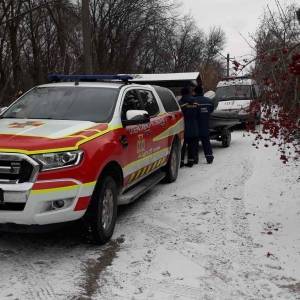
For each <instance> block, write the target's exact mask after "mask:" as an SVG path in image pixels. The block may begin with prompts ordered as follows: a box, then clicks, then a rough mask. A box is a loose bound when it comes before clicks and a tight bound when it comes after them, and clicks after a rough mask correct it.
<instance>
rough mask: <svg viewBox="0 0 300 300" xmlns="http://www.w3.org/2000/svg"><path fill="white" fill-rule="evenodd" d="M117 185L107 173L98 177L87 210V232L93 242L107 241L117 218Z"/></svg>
mask: <svg viewBox="0 0 300 300" xmlns="http://www.w3.org/2000/svg"><path fill="white" fill-rule="evenodd" d="M117 201H118V187H117V183H116V181H115V180H114V179H113V178H112V177H111V176H109V175H106V176H104V177H102V178H101V179H100V181H99V182H98V184H97V187H96V189H95V191H94V194H93V196H92V201H91V205H90V206H89V208H88V212H87V225H88V230H89V233H90V234H91V237H92V240H93V242H94V243H95V244H98V245H102V244H105V243H106V242H108V241H109V240H110V238H111V236H112V235H113V232H114V228H115V224H116V220H117Z"/></svg>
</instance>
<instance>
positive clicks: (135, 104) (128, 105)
mask: <svg viewBox="0 0 300 300" xmlns="http://www.w3.org/2000/svg"><path fill="white" fill-rule="evenodd" d="M143 109H144V107H143V106H142V103H141V101H140V99H139V96H138V92H137V90H130V91H128V92H127V93H126V95H125V97H124V101H123V106H122V120H126V112H127V111H128V110H143Z"/></svg>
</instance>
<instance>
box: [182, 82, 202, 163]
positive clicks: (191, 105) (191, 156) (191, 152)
mask: <svg viewBox="0 0 300 300" xmlns="http://www.w3.org/2000/svg"><path fill="white" fill-rule="evenodd" d="M181 95H182V98H181V99H180V100H179V104H180V107H181V110H182V112H183V117H184V127H185V128H184V143H183V147H182V151H181V164H180V166H181V167H183V166H184V159H185V153H186V150H187V154H188V163H187V164H186V166H188V167H192V166H193V165H194V163H195V157H196V153H197V151H198V139H199V126H198V122H199V120H198V118H199V108H198V104H197V103H196V102H195V99H194V97H192V91H191V88H190V87H184V88H183V89H182V90H181Z"/></svg>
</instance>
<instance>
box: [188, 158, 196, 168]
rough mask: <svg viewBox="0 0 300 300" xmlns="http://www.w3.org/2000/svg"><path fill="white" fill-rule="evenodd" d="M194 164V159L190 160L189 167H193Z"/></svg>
mask: <svg viewBox="0 0 300 300" xmlns="http://www.w3.org/2000/svg"><path fill="white" fill-rule="evenodd" d="M193 165H194V160H188V163H187V164H186V166H187V167H189V168H191V167H192V166H193Z"/></svg>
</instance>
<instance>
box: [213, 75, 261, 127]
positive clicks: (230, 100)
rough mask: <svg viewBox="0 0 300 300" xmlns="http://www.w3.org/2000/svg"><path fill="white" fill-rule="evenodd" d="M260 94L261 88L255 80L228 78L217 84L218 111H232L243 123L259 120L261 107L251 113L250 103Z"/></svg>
mask: <svg viewBox="0 0 300 300" xmlns="http://www.w3.org/2000/svg"><path fill="white" fill-rule="evenodd" d="M258 96H259V88H258V85H257V83H256V82H255V80H253V79H249V78H248V77H234V78H226V79H224V80H222V81H220V82H219V83H218V85H217V89H216V98H217V100H218V106H217V108H216V111H227V112H232V114H233V115H236V116H237V117H238V119H239V120H240V122H241V123H245V122H247V121H259V120H260V115H261V111H260V108H257V109H256V110H255V112H254V114H253V113H250V104H251V102H252V101H253V100H255V99H257V98H258ZM253 119H254V120H253Z"/></svg>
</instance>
